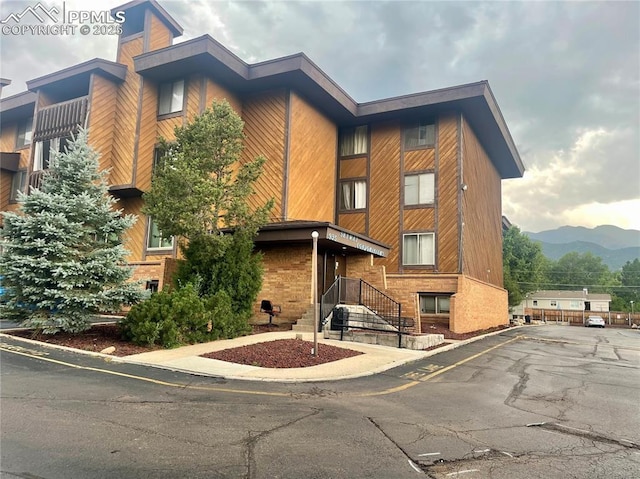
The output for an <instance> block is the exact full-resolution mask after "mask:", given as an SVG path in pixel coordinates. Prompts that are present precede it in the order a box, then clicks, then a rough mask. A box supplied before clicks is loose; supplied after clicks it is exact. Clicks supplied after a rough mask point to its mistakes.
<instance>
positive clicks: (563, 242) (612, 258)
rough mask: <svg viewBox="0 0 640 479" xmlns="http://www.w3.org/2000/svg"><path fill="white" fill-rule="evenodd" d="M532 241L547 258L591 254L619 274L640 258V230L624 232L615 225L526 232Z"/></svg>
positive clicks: (565, 227)
mask: <svg viewBox="0 0 640 479" xmlns="http://www.w3.org/2000/svg"><path fill="white" fill-rule="evenodd" d="M523 233H524V234H526V235H527V236H528V237H529V238H530V239H531V240H533V241H536V242H538V243H540V244H541V246H542V252H543V253H544V255H545V256H546V257H548V258H550V259H552V260H558V259H560V258H561V257H563V256H564V255H565V254H567V253H571V252H576V253H580V254H585V253H591V254H593V255H594V256H598V257H600V258H602V262H603V263H604V264H606V265H607V266H608V267H609V269H611V270H613V271H616V270H619V269H621V268H622V266H624V264H625V263H626V262H627V261H633V260H634V259H636V258H640V231H639V230H634V229H623V228H620V227H618V226H613V225H600V226H596V227H595V228H586V227H584V226H561V227H559V228H556V229H553V230H545V231H540V232H538V233H531V232H527V231H524V232H523Z"/></svg>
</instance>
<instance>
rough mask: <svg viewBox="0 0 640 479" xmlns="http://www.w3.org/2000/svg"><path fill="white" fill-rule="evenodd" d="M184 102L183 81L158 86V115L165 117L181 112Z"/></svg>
mask: <svg viewBox="0 0 640 479" xmlns="http://www.w3.org/2000/svg"><path fill="white" fill-rule="evenodd" d="M183 101H184V80H178V81H174V82H171V83H162V84H161V85H160V95H159V98H158V115H167V114H169V113H176V112H178V111H182V105H183Z"/></svg>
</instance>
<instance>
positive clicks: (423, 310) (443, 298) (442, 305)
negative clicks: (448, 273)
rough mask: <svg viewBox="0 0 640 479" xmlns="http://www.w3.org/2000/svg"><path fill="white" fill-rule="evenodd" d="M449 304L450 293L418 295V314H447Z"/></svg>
mask: <svg viewBox="0 0 640 479" xmlns="http://www.w3.org/2000/svg"><path fill="white" fill-rule="evenodd" d="M450 304H451V296H450V295H448V294H447V295H440V294H439V295H434V294H421V295H420V314H449V311H450Z"/></svg>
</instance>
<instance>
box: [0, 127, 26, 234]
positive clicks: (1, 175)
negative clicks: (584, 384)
mask: <svg viewBox="0 0 640 479" xmlns="http://www.w3.org/2000/svg"><path fill="white" fill-rule="evenodd" d="M17 135H18V125H17V124H16V123H9V124H7V125H3V126H2V128H1V129H0V151H3V152H7V153H9V152H14V151H15V152H17V153H20V160H19V162H18V169H25V170H26V169H28V168H29V167H30V164H31V147H29V146H27V147H23V148H20V149H18V150H16V140H17ZM32 144H33V143H32ZM12 182H13V172H10V171H5V170H0V211H15V210H17V209H18V204H17V203H9V198H10V196H11V183H12ZM1 222H2V217H1V216H0V224H1Z"/></svg>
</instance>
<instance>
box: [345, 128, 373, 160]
mask: <svg viewBox="0 0 640 479" xmlns="http://www.w3.org/2000/svg"><path fill="white" fill-rule="evenodd" d="M367 131H368V130H367V126H366V125H363V126H357V127H355V128H345V129H344V130H342V132H341V134H340V156H351V155H364V154H365V153H367V150H368V148H367V142H368V135H367Z"/></svg>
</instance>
